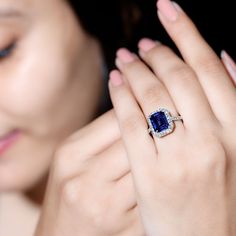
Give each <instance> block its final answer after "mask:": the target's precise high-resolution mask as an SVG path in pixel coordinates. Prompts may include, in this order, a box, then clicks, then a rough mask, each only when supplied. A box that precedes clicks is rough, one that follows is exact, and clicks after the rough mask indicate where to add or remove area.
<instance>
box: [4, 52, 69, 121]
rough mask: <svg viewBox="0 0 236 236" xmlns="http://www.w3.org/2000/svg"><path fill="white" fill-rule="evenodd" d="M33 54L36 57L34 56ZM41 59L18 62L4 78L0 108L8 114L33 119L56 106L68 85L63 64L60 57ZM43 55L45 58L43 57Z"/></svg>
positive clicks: (66, 73)
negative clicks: (31, 117)
mask: <svg viewBox="0 0 236 236" xmlns="http://www.w3.org/2000/svg"><path fill="white" fill-rule="evenodd" d="M36 55H37V54H36ZM52 55H54V57H53V58H52V57H51V58H50V57H49V56H48V57H47V60H45V59H44V57H42V56H40V54H38V56H37V59H34V57H33V56H34V55H32V56H30V57H29V59H28V60H27V59H25V60H24V61H21V63H20V64H18V66H17V67H16V69H15V70H14V72H12V73H11V74H10V75H9V76H8V78H5V81H4V82H5V83H4V84H3V86H2V88H4V90H3V91H1V95H0V97H1V101H2V102H1V103H2V104H1V107H4V108H5V110H7V111H9V113H13V114H14V113H15V114H17V115H18V116H19V115H22V116H24V115H27V117H28V116H31V115H32V116H37V115H39V114H42V113H45V112H50V111H52V110H53V108H54V107H55V106H58V105H59V103H60V101H61V100H62V99H63V94H64V93H65V91H66V90H67V89H68V87H69V86H70V80H69V74H68V72H67V68H66V65H65V64H64V63H63V62H62V61H60V60H59V58H61V57H57V56H56V55H55V54H52ZM44 56H45V55H44Z"/></svg>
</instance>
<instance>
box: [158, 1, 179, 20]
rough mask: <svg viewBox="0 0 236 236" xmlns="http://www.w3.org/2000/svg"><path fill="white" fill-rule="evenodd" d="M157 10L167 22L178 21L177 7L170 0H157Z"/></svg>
mask: <svg viewBox="0 0 236 236" xmlns="http://www.w3.org/2000/svg"><path fill="white" fill-rule="evenodd" d="M157 8H158V10H159V11H160V13H161V14H162V15H163V16H164V17H165V18H166V19H167V20H169V21H172V22H173V21H176V20H177V19H178V11H179V10H178V8H180V7H179V5H178V4H177V3H174V2H172V1H170V0H159V1H158V2H157Z"/></svg>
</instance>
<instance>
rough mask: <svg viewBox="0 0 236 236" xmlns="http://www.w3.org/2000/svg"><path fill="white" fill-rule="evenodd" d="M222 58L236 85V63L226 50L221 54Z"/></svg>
mask: <svg viewBox="0 0 236 236" xmlns="http://www.w3.org/2000/svg"><path fill="white" fill-rule="evenodd" d="M221 58H222V61H223V63H224V65H225V67H226V69H227V71H228V73H229V74H230V75H231V77H232V79H233V80H234V82H235V83H236V63H235V62H234V60H233V59H232V58H231V57H230V56H229V54H228V53H227V52H226V51H224V50H223V51H222V52H221Z"/></svg>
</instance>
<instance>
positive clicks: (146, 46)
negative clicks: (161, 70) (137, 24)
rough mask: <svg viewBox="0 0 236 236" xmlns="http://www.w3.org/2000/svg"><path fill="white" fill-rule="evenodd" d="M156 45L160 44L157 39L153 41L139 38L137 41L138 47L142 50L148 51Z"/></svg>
mask: <svg viewBox="0 0 236 236" xmlns="http://www.w3.org/2000/svg"><path fill="white" fill-rule="evenodd" d="M157 45H161V43H160V42H158V41H153V40H151V39H148V38H144V39H141V40H140V41H139V43H138V47H139V49H141V50H142V51H144V52H148V51H150V50H151V49H153V48H154V47H156V46H157Z"/></svg>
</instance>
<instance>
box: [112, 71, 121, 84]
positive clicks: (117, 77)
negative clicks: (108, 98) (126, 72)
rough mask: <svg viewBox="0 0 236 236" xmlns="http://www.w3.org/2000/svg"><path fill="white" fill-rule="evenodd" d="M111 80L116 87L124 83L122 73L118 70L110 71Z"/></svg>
mask: <svg viewBox="0 0 236 236" xmlns="http://www.w3.org/2000/svg"><path fill="white" fill-rule="evenodd" d="M110 81H111V84H112V85H113V86H114V87H118V86H120V85H121V84H123V80H122V77H121V74H120V72H119V71H118V70H113V71H112V72H111V73H110Z"/></svg>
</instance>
